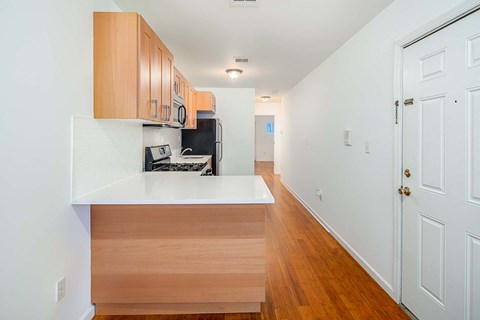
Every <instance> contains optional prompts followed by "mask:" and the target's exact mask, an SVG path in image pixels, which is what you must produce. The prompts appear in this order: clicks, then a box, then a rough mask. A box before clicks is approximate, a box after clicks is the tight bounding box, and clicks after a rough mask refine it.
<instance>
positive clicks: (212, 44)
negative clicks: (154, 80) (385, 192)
mask: <svg viewBox="0 0 480 320" xmlns="http://www.w3.org/2000/svg"><path fill="white" fill-rule="evenodd" d="M392 1H393V0H258V6H257V7H254V8H235V7H231V6H230V0H203V1H199V0H115V2H116V3H117V4H118V6H119V7H120V8H121V9H122V10H123V11H136V12H139V13H141V14H142V16H143V17H144V18H145V20H146V21H147V22H148V24H149V25H150V26H151V27H152V28H153V29H154V30H155V32H156V33H157V34H158V36H159V37H160V38H161V39H162V41H163V42H164V43H165V44H166V45H167V46H168V47H169V49H170V50H171V51H172V52H173V54H174V56H175V64H176V66H177V68H178V69H179V70H180V71H181V72H182V73H183V74H184V75H185V77H187V78H188V79H189V81H190V82H191V83H192V84H193V85H194V86H195V87H227V88H228V87H242V88H246V87H250V88H255V89H256V95H257V97H260V96H261V95H269V96H272V98H273V99H272V101H275V100H277V101H278V98H279V97H281V96H283V95H284V94H286V93H287V92H288V90H289V89H291V88H292V87H293V86H294V85H295V84H297V83H298V82H299V81H300V80H302V79H303V78H304V77H305V76H306V75H307V74H308V73H310V72H311V71H312V70H313V69H314V68H315V67H316V66H318V65H319V64H320V63H321V62H322V61H323V60H325V59H326V58H327V57H328V56H329V55H330V54H332V53H333V52H334V51H335V50H336V49H337V48H339V47H340V46H341V45H342V44H343V43H344V42H345V41H347V40H348V39H349V38H350V37H351V36H352V35H354V34H355V33H356V32H357V31H358V30H360V29H361V28H362V27H363V26H364V25H365V24H367V23H368V21H370V20H371V19H372V18H373V17H374V16H375V15H377V14H378V13H379V12H380V11H381V10H382V9H384V8H385V7H386V6H387V5H388V4H390V3H391V2H392ZM234 56H247V57H250V58H252V63H248V64H235V63H234V61H233V57H234ZM227 68H241V69H243V70H244V73H243V74H242V75H241V77H240V78H239V79H237V80H231V79H230V78H229V77H228V76H227V74H226V73H225V69H227ZM273 90H278V93H276V94H274V93H272V91H273Z"/></svg>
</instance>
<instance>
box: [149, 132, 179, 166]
mask: <svg viewBox="0 0 480 320" xmlns="http://www.w3.org/2000/svg"><path fill="white" fill-rule="evenodd" d="M181 137H182V131H181V130H180V129H172V128H155V127H145V128H143V149H144V150H145V147H151V146H158V145H162V144H169V145H170V148H171V149H172V154H173V155H174V156H176V155H178V154H179V153H180V150H181V148H182V141H181ZM144 157H145V154H143V158H142V159H144Z"/></svg>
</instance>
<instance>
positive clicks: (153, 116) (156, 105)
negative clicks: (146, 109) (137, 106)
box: [150, 99, 158, 118]
mask: <svg viewBox="0 0 480 320" xmlns="http://www.w3.org/2000/svg"><path fill="white" fill-rule="evenodd" d="M152 103H154V104H155V114H153V115H151V116H150V117H151V118H158V100H156V99H155V100H152Z"/></svg>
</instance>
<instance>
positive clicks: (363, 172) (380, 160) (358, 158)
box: [282, 0, 461, 295]
mask: <svg viewBox="0 0 480 320" xmlns="http://www.w3.org/2000/svg"><path fill="white" fill-rule="evenodd" d="M460 2H461V1H460V0H441V1H439V0H424V1H416V0H395V1H394V2H393V3H392V4H391V5H390V6H389V7H387V8H386V9H385V10H384V11H382V12H381V13H380V14H379V15H378V16H377V17H376V18H375V19H373V20H372V21H371V22H370V23H369V24H368V25H367V26H365V27H364V28H363V29H362V30H361V31H360V32H358V33H357V34H356V35H355V36H354V37H353V38H352V39H350V40H349V41H348V42H347V43H346V44H345V45H344V46H342V47H341V48H340V49H339V50H337V51H336V52H335V53H334V54H333V55H332V56H330V57H329V58H328V59H327V60H326V61H324V62H323V63H322V64H321V65H320V66H319V67H317V68H316V69H315V70H313V71H312V73H311V74H309V75H308V76H307V77H306V78H305V79H303V80H302V81H301V82H300V83H298V84H297V85H296V86H295V87H294V88H293V89H292V90H291V91H290V92H288V94H287V95H286V96H285V97H284V99H283V108H284V112H285V114H284V120H285V125H284V136H283V139H284V140H283V141H284V145H283V150H284V152H283V156H282V179H283V181H284V182H285V183H286V184H287V185H288V186H289V187H290V188H291V189H292V190H293V191H294V192H295V193H296V194H297V195H298V196H299V197H300V198H301V199H302V200H303V201H304V202H305V203H306V204H307V205H308V206H309V207H310V208H312V209H313V210H314V211H315V212H316V214H317V215H318V216H319V217H321V219H323V220H324V221H325V222H326V223H327V224H328V225H329V226H330V227H331V228H332V229H333V231H334V233H336V235H337V238H339V239H341V240H342V239H343V240H344V241H345V243H344V244H345V246H347V247H350V249H351V252H353V253H354V254H355V253H356V254H357V259H364V261H363V262H364V266H366V267H367V269H368V271H369V272H370V274H372V275H373V276H374V277H375V278H376V280H377V281H378V282H379V283H380V285H382V286H383V288H384V289H385V290H386V291H387V292H388V293H389V294H391V295H392V288H393V283H394V279H393V277H394V272H393V268H394V257H393V245H394V244H393V237H394V230H393V199H394V198H393V197H394V196H397V195H396V194H395V191H394V190H395V188H396V187H397V186H395V185H394V181H393V128H394V125H393V111H394V108H393V103H394V100H393V44H394V43H395V42H396V41H397V40H399V39H400V38H402V37H404V36H406V35H407V34H409V33H410V32H412V31H415V30H416V29H418V28H419V27H421V26H423V25H424V24H426V23H427V22H429V21H430V20H432V19H434V18H436V17H437V16H439V15H441V14H442V13H444V12H445V11H446V10H448V9H450V8H452V7H454V6H456V5H458V4H459V3H460ZM345 128H350V129H352V130H353V146H351V147H347V146H344V145H343V130H344V129H345ZM365 142H369V143H370V146H371V153H370V154H366V153H365V152H364V144H365ZM286 150H288V152H286ZM299 160H300V162H301V165H299ZM316 188H320V189H322V190H323V191H324V200H323V202H321V201H320V200H319V199H318V198H317V197H316V195H315V190H316Z"/></svg>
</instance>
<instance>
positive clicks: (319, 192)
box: [316, 189, 323, 201]
mask: <svg viewBox="0 0 480 320" xmlns="http://www.w3.org/2000/svg"><path fill="white" fill-rule="evenodd" d="M316 193H317V197H318V198H319V199H320V201H322V200H323V191H322V190H320V189H317V191H316Z"/></svg>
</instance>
